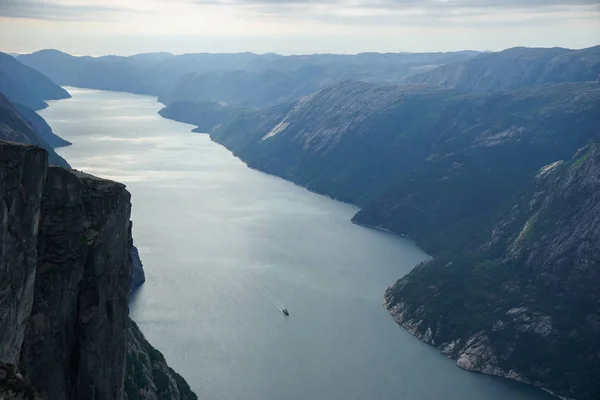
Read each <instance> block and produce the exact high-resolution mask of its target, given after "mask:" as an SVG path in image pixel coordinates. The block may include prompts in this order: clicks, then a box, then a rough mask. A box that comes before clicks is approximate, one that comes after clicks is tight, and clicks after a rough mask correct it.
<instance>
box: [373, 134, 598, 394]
mask: <svg viewBox="0 0 600 400" xmlns="http://www.w3.org/2000/svg"><path fill="white" fill-rule="evenodd" d="M531 180H532V182H531V184H530V186H529V187H528V188H527V190H525V191H524V192H523V194H522V195H521V196H520V198H519V199H518V200H517V201H516V202H515V203H514V204H513V205H512V207H510V209H509V211H507V212H506V213H505V214H504V215H503V216H502V217H500V218H499V219H498V220H497V221H496V222H495V224H493V229H492V230H491V232H489V235H488V236H484V237H482V240H480V241H479V243H478V245H479V246H480V247H479V249H477V251H475V252H471V253H458V254H453V255H452V256H449V257H440V258H437V259H435V260H433V261H431V262H426V263H423V264H421V265H420V266H418V267H417V268H415V269H414V270H413V271H412V272H411V273H410V274H408V275H407V276H406V277H404V278H402V279H400V280H399V281H398V282H397V283H396V284H394V285H392V286H391V287H390V288H389V289H388V290H387V292H386V295H385V305H386V307H387V308H388V309H389V311H390V313H391V314H392V315H393V317H394V319H395V320H396V321H397V322H398V323H399V324H400V325H402V326H403V327H405V328H406V329H407V330H408V331H410V332H411V333H412V334H413V335H415V336H417V337H419V338H420V339H421V340H423V341H425V342H427V343H430V344H432V345H434V346H436V347H438V348H439V349H440V350H442V352H444V354H446V355H448V356H449V357H452V358H456V359H458V365H459V366H460V367H462V368H465V369H468V370H472V371H480V372H485V373H488V374H492V375H499V376H505V377H509V378H512V379H517V380H520V381H523V382H526V383H530V384H534V385H536V386H539V387H543V388H546V389H548V390H550V391H552V392H553V393H555V394H557V395H560V396H563V397H564V398H574V399H585V400H587V399H589V400H591V399H597V398H598V397H599V396H600V381H598V379H597V378H598V376H600V343H599V342H598V340H597V338H598V335H599V334H600V314H599V311H598V310H600V145H599V144H598V143H595V144H592V145H589V146H587V147H584V148H583V149H581V150H580V151H578V152H577V154H576V155H575V156H574V157H573V158H572V159H571V160H568V161H563V160H557V161H556V162H554V163H551V164H548V165H547V166H545V167H543V168H541V169H540V170H539V171H538V172H537V174H535V176H532V179H531Z"/></svg>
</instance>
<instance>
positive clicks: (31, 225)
mask: <svg viewBox="0 0 600 400" xmlns="http://www.w3.org/2000/svg"><path fill="white" fill-rule="evenodd" d="M0 143H1V142H0ZM46 165H47V154H46V152H45V151H43V150H42V149H40V148H38V147H34V146H21V145H17V144H9V143H2V144H1V145H0V194H1V197H0V216H1V218H2V226H1V227H0V362H5V363H11V364H16V363H17V362H18V360H19V352H20V349H21V344H22V343H23V337H24V334H25V328H26V326H27V321H28V318H29V314H30V312H31V307H32V305H33V284H34V279H35V269H36V263H37V250H36V244H37V235H38V226H39V219H40V203H41V198H42V191H43V186H44V181H45V177H46Z"/></svg>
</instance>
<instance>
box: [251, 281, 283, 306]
mask: <svg viewBox="0 0 600 400" xmlns="http://www.w3.org/2000/svg"><path fill="white" fill-rule="evenodd" d="M254 283H255V284H256V286H258V287H259V288H261V289H262V290H263V292H265V293H266V295H267V298H268V299H269V302H270V303H271V304H272V305H273V306H274V307H275V308H276V309H277V310H279V311H283V310H285V309H286V308H285V307H284V306H283V304H281V302H280V301H279V300H277V298H276V297H275V296H273V293H271V292H270V291H269V289H267V288H266V287H265V286H264V285H263V284H262V283H260V282H258V281H254Z"/></svg>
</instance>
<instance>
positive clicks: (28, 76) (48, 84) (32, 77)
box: [0, 53, 70, 110]
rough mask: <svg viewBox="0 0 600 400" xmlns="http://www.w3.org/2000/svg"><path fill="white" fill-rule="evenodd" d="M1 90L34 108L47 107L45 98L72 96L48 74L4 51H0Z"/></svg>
mask: <svg viewBox="0 0 600 400" xmlns="http://www.w3.org/2000/svg"><path fill="white" fill-rule="evenodd" d="M0 92H2V93H4V94H5V95H6V96H7V97H8V98H9V99H10V100H11V101H12V102H14V103H19V104H23V105H25V106H27V107H29V108H31V109H34V110H39V109H42V108H45V107H47V106H48V105H47V104H46V103H45V102H44V100H58V99H65V98H68V97H70V96H69V94H68V93H67V92H66V91H65V90H64V89H63V88H61V87H60V86H57V85H56V84H55V83H54V82H52V81H51V80H50V79H48V78H47V77H46V76H44V75H42V74H41V73H39V72H38V71H36V70H34V69H33V68H30V67H28V66H26V65H23V64H21V63H20V62H19V61H17V59H16V58H15V57H13V56H10V55H8V54H4V53H0Z"/></svg>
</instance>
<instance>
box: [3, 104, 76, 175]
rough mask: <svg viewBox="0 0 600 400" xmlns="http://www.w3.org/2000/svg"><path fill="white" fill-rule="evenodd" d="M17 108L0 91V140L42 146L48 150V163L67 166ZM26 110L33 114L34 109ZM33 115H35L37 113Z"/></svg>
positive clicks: (38, 122)
mask: <svg viewBox="0 0 600 400" xmlns="http://www.w3.org/2000/svg"><path fill="white" fill-rule="evenodd" d="M18 108H19V106H16V107H15V105H13V104H12V103H11V102H10V100H8V98H7V97H6V96H4V95H3V94H2V93H0V140H6V141H11V142H19V143H28V144H33V145H36V146H39V147H42V148H43V149H45V150H46V151H48V162H49V163H50V164H54V165H58V166H60V167H66V168H68V167H69V164H68V163H67V162H66V161H65V159H64V158H62V157H61V156H59V155H58V154H56V152H55V151H54V150H53V149H52V147H51V146H50V145H49V144H48V143H47V142H46V141H45V140H44V139H43V138H42V136H41V135H40V134H39V133H38V131H37V130H36V127H35V126H34V124H32V123H31V122H30V121H29V120H28V119H27V118H26V117H24V116H23V115H22V114H21V113H20V112H19V110H18ZM26 110H27V112H31V113H33V114H35V112H34V111H31V110H29V109H26ZM35 115H36V116H37V114H35ZM30 117H31V116H30ZM37 117H38V118H41V117H39V116H37ZM35 121H36V124H38V125H40V124H42V122H41V121H39V120H37V119H35ZM42 121H43V119H42ZM44 123H45V122H44ZM59 139H60V138H59ZM61 140H62V139H61Z"/></svg>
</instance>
